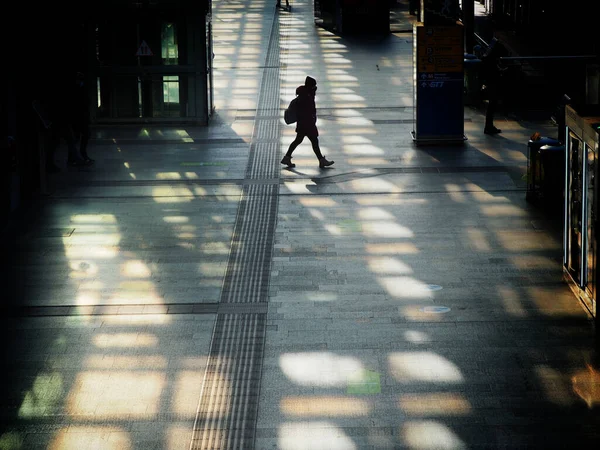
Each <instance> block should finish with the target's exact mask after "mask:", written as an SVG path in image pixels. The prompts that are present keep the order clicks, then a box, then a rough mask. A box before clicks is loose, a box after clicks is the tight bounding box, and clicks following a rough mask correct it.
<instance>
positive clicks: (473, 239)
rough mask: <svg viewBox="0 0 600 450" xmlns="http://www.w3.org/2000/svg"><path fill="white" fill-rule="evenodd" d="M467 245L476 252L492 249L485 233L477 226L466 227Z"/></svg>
mask: <svg viewBox="0 0 600 450" xmlns="http://www.w3.org/2000/svg"><path fill="white" fill-rule="evenodd" d="M465 232H466V234H467V240H468V243H469V246H470V247H471V248H473V250H476V251H478V252H489V251H491V250H492V247H491V245H490V242H489V239H488V238H487V236H486V235H485V233H484V232H483V231H482V230H480V229H478V228H467V229H466V230H465Z"/></svg>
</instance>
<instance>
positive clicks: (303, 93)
mask: <svg viewBox="0 0 600 450" xmlns="http://www.w3.org/2000/svg"><path fill="white" fill-rule="evenodd" d="M316 92H317V80H315V79H314V78H312V77H306V80H305V81H304V85H301V86H298V87H297V88H296V95H297V96H298V106H297V108H298V122H297V123H296V139H294V140H293V141H292V143H291V144H290V146H289V148H288V151H287V153H286V154H285V156H284V157H283V159H282V160H281V164H285V165H287V166H288V167H295V166H296V165H295V164H294V163H292V153H293V152H294V150H296V147H298V146H299V145H300V144H301V143H302V141H303V140H304V138H305V137H307V138H308V139H310V143H311V144H312V149H313V151H314V152H315V155H316V156H317V158H318V160H319V167H320V168H324V167H327V166H331V165H332V164H333V161H328V160H327V159H326V158H325V157H324V156H323V155H322V154H321V149H320V148H319V137H318V136H319V130H318V129H317V106H316V104H315V94H316Z"/></svg>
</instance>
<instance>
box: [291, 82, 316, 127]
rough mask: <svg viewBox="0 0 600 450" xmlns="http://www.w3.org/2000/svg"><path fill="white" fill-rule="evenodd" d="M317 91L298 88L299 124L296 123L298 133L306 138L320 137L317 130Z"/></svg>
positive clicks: (304, 87)
mask: <svg viewBox="0 0 600 450" xmlns="http://www.w3.org/2000/svg"><path fill="white" fill-rule="evenodd" d="M314 93H315V90H314V88H310V87H308V86H305V85H302V86H298V87H297V88H296V95H297V96H298V105H297V106H298V122H297V123H296V133H298V134H303V135H305V136H309V137H312V136H315V137H316V136H318V135H319V130H318V129H317V106H316V104H315V94H314Z"/></svg>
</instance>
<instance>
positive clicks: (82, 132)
mask: <svg viewBox="0 0 600 450" xmlns="http://www.w3.org/2000/svg"><path fill="white" fill-rule="evenodd" d="M74 131H75V136H76V139H77V140H78V141H79V153H80V154H81V157H82V158H83V159H88V158H89V156H88V153H87V146H88V142H89V141H90V126H89V125H88V124H82V125H78V126H77V127H76V128H75V130H74Z"/></svg>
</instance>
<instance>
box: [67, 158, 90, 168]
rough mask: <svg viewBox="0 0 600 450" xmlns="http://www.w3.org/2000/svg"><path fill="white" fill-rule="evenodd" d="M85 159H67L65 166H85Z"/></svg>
mask: <svg viewBox="0 0 600 450" xmlns="http://www.w3.org/2000/svg"><path fill="white" fill-rule="evenodd" d="M85 165H86V164H85V161H84V160H83V159H69V160H67V166H69V167H83V166H85Z"/></svg>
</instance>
